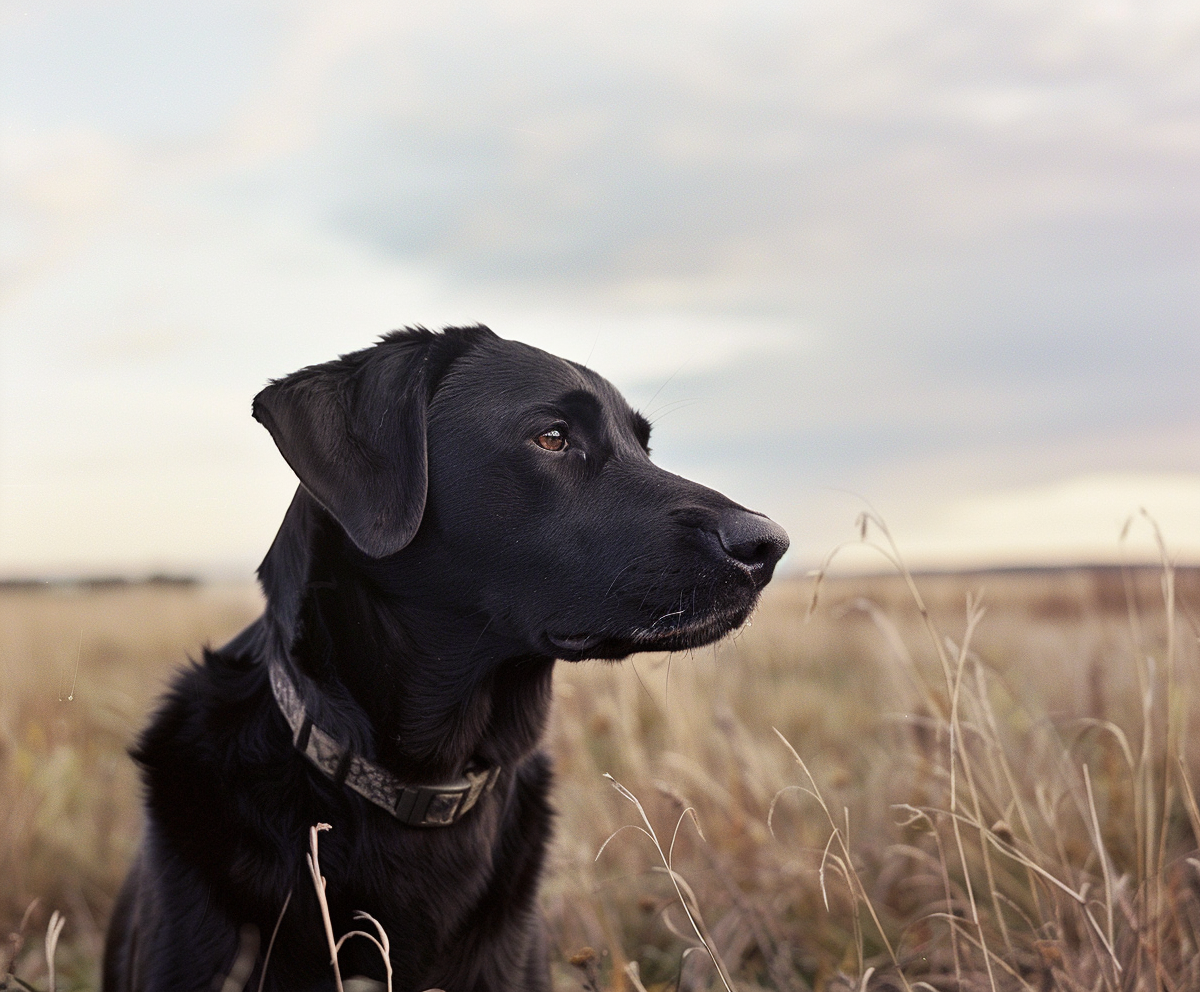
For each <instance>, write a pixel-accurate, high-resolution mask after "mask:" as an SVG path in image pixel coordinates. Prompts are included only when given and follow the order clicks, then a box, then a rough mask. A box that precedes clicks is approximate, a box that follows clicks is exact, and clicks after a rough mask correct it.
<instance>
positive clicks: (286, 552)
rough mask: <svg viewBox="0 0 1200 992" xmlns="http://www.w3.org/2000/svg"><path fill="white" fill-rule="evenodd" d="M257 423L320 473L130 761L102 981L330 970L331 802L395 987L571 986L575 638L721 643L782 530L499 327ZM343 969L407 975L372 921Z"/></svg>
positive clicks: (259, 404)
mask: <svg viewBox="0 0 1200 992" xmlns="http://www.w3.org/2000/svg"><path fill="white" fill-rule="evenodd" d="M253 414H254V417H255V418H256V419H257V420H258V421H259V422H260V423H262V424H263V425H264V426H265V427H266V428H267V430H268V431H269V432H270V434H271V437H272V438H273V439H274V441H275V444H276V445H277V447H278V448H279V451H280V452H281V453H282V455H283V457H284V459H285V460H286V461H287V463H288V464H289V465H290V466H291V468H292V469H293V470H294V471H295V473H296V475H297V476H298V477H299V480H300V485H299V488H298V489H297V490H296V494H295V496H294V498H293V500H292V502H291V505H290V507H289V508H288V510H287V513H286V515H285V517H284V520H283V524H282V526H281V527H280V529H279V532H278V534H277V536H276V537H275V540H274V542H273V543H272V545H271V547H270V550H269V551H268V553H267V556H266V558H265V559H264V561H263V563H262V565H261V566H260V567H259V570H258V575H259V580H260V583H261V585H262V589H263V592H264V594H265V597H266V608H265V610H264V612H263V615H262V616H261V617H260V618H259V619H258V620H256V621H255V622H254V623H252V624H251V625H250V626H249V627H248V628H246V630H244V631H242V633H240V634H239V635H237V636H236V637H235V638H234V639H233V640H232V641H230V642H229V643H228V644H226V645H225V646H224V647H221V648H219V649H217V650H206V651H205V652H204V654H203V657H202V660H201V662H199V663H195V664H193V665H192V666H191V667H189V668H187V669H186V670H184V671H183V672H182V673H181V674H179V675H178V676H177V678H176V679H175V681H174V683H173V687H172V689H171V690H170V692H169V693H168V695H167V696H166V697H165V699H164V701H163V703H162V704H161V707H160V709H159V710H158V712H157V714H156V715H155V716H154V717H153V719H152V721H151V723H150V724H149V726H148V728H147V729H146V730H145V731H144V733H143V734H142V736H141V737H140V739H139V741H138V743H137V744H136V746H135V747H134V749H133V750H132V752H131V753H132V754H133V757H134V759H135V760H136V761H137V763H138V764H139V766H140V769H141V774H142V777H143V782H144V787H145V806H146V822H145V829H144V835H143V838H142V841H141V846H140V848H139V851H138V854H137V856H136V858H135V861H134V863H133V866H132V868H131V869H130V872H129V875H128V877H127V878H126V881H125V884H124V886H123V888H122V890H121V892H120V895H119V897H118V899H117V902H116V905H115V908H114V912H113V916H112V920H111V923H110V926H109V930H108V935H107V941H106V949H105V961H104V982H103V988H104V989H105V992H168V990H169V992H198V990H208V989H212V990H220V989H222V988H225V989H227V990H228V989H230V988H235V987H236V988H237V989H239V990H240V989H242V988H258V987H259V983H260V982H262V983H263V985H262V987H263V988H265V989H272V990H280V992H284V990H286V992H302V990H318V989H319V990H331V989H333V988H334V987H335V985H334V976H333V970H332V968H331V962H330V951H329V946H328V944H327V942H326V938H325V932H326V931H325V924H324V922H323V917H322V915H321V907H320V906H319V902H318V898H317V895H316V890H315V888H314V885H313V880H312V877H311V875H310V873H309V868H308V866H307V864H306V861H305V853H306V850H307V849H308V838H309V830H310V828H312V827H313V826H314V825H315V824H318V823H325V824H330V825H331V826H332V829H331V830H330V831H329V832H325V833H322V834H321V839H320V855H319V867H320V872H321V873H322V874H323V875H324V876H325V877H326V879H327V889H326V899H327V902H328V912H329V916H330V918H331V920H332V925H333V930H334V933H336V934H342V933H345V932H347V931H349V930H353V929H362V928H363V924H361V923H359V922H357V921H356V919H355V917H354V915H353V914H354V913H355V912H356V911H365V912H367V913H370V914H371V916H372V917H373V918H374V919H375V920H377V921H378V923H379V925H380V926H382V928H383V929H384V930H385V932H386V933H387V934H388V935H389V937H390V941H391V953H390V961H391V968H392V970H393V972H394V979H393V981H394V987H395V989H397V990H398V992H402V990H422V989H428V988H431V987H439V988H444V989H449V990H451V992H492V990H522V992H543V990H547V992H548V990H549V989H550V975H549V959H548V951H547V942H546V935H545V933H544V926H543V922H542V920H541V917H540V915H539V911H538V907H537V890H538V880H539V875H540V874H541V871H542V864H543V860H544V857H545V851H546V847H547V843H548V840H549V838H550V833H551V820H552V810H551V807H550V804H549V801H548V792H549V788H550V777H551V772H550V765H549V762H548V759H547V757H546V755H545V754H543V753H542V752H541V751H540V750H539V749H538V744H539V739H540V738H541V736H542V732H543V728H544V727H545V723H546V717H547V712H548V709H549V706H550V689H551V672H552V669H553V667H554V664H555V659H560V660H566V661H580V660H583V659H596V658H602V659H619V658H624V657H626V656H628V655H630V654H633V653H635V652H639V651H677V650H683V649H688V648H694V647H697V646H699V645H703V644H707V643H710V642H712V641H714V640H716V639H717V638H720V637H721V636H723V635H724V634H726V633H727V632H729V631H730V630H733V629H735V628H736V627H738V626H739V625H741V624H742V623H743V622H744V621H745V620H746V619H747V618H748V616H749V615H750V613H751V611H752V610H753V609H754V606H755V603H756V601H757V599H758V596H759V593H760V591H761V590H762V588H763V587H764V586H765V585H766V584H767V582H768V581H769V580H770V578H771V575H772V573H773V571H774V569H775V566H776V564H777V563H778V561H779V559H780V558H781V557H782V555H783V553H784V552H785V551H786V549H787V546H788V537H787V535H786V533H785V532H784V531H783V529H782V528H780V527H779V526H778V525H777V524H775V523H773V522H772V521H770V520H769V519H767V518H766V517H765V516H763V515H761V514H758V513H753V512H751V511H749V510H746V509H744V508H743V507H741V506H739V505H738V504H736V503H734V502H732V501H731V500H729V499H727V498H725V497H724V496H722V495H721V494H719V493H717V492H715V491H713V490H711V489H707V488H705V487H704V486H701V485H698V484H696V483H694V482H690V481H687V480H685V479H682V478H680V477H678V476H676V475H672V474H670V473H669V472H666V471H664V470H663V469H661V468H659V467H657V466H656V465H654V464H653V463H652V462H651V460H650V449H649V440H650V425H649V423H648V422H647V421H646V419H645V418H644V417H642V416H641V415H640V414H638V413H635V412H634V411H633V410H632V409H631V408H630V407H629V405H628V404H627V403H626V402H625V400H624V399H623V398H622V397H621V395H620V394H619V393H618V392H617V390H616V389H615V388H614V387H613V386H612V385H611V384H609V383H608V382H607V381H606V380H604V379H603V378H601V377H600V376H599V375H597V374H596V373H594V372H593V371H591V370H590V369H588V368H586V367H584V366H581V365H577V364H575V363H572V362H568V361H565V360H562V359H559V358H556V357H554V356H552V355H549V354H547V353H545V352H543V351H540V350H538V349H536V348H532V347H529V346H527V345H524V344H520V343H517V342H513V341H507V340H503V339H501V338H500V337H498V336H496V335H495V334H494V333H492V331H490V330H489V329H488V328H486V327H483V326H476V327H462V328H447V329H445V330H444V331H442V332H438V333H435V332H431V331H428V330H425V329H423V328H415V329H412V328H410V329H405V330H402V331H397V332H393V333H391V334H388V335H386V336H385V337H383V338H382V339H380V341H379V342H378V343H377V344H376V345H374V346H372V347H369V348H366V349H364V350H362V351H357V352H354V353H352V354H348V355H345V356H343V357H341V358H339V359H337V360H336V361H332V362H328V363H326V364H323V365H316V366H312V367H309V368H305V369H302V370H300V371H299V372H296V373H293V374H292V375H289V376H287V377H285V378H283V379H279V380H275V381H273V382H272V383H271V384H270V385H268V386H267V387H266V388H265V389H264V390H263V391H262V392H260V393H259V394H258V396H256V397H255V399H254V404H253ZM276 928H277V929H276ZM272 934H273V938H272V939H273V943H271V953H270V957H269V963H268V964H267V965H266V969H265V975H264V973H263V968H264V965H263V962H264V959H265V958H266V957H267V954H266V951H267V944H268V936H269V935H272ZM339 962H340V968H341V973H342V974H344V975H360V976H364V977H365V978H367V979H373V980H375V981H377V982H380V981H383V980H384V979H385V974H384V967H383V963H382V958H381V955H380V953H379V951H378V950H376V949H375V948H373V947H372V946H371V944H370V943H369V942H368V941H366V940H364V939H362V938H361V937H360V938H354V939H352V940H350V941H348V942H347V943H346V944H345V945H344V946H343V947H342V950H341V952H340V955H339Z"/></svg>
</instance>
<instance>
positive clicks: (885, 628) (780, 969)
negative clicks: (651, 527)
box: [0, 570, 1200, 992]
mask: <svg viewBox="0 0 1200 992" xmlns="http://www.w3.org/2000/svg"><path fill="white" fill-rule="evenodd" d="M1169 574H1171V573H1163V572H1160V571H1153V570H1139V571H1137V572H1135V573H1133V574H1131V575H1130V576H1129V577H1128V578H1129V581H1128V584H1127V583H1126V582H1125V581H1124V580H1123V578H1122V575H1121V574H1120V573H1119V572H1114V571H1100V572H1091V571H1082V570H1081V571H1076V572H1048V573H1027V574H1016V573H1014V574H992V575H981V576H967V577H961V576H943V577H924V578H918V580H917V587H918V589H919V592H920V595H921V596H922V597H923V601H924V603H925V605H926V607H927V614H928V620H926V618H925V617H923V616H922V613H921V611H920V610H919V609H918V607H917V602H916V600H914V598H913V595H912V592H911V590H909V589H908V588H906V586H905V584H904V582H903V581H902V580H900V579H898V578H866V579H839V580H829V581H828V582H827V583H826V585H825V587H824V589H823V591H822V602H821V605H819V607H818V609H817V610H816V612H815V613H814V614H813V615H812V617H811V618H807V619H806V614H807V610H808V605H809V599H810V596H811V592H812V584H811V582H799V581H795V582H781V583H778V584H776V585H775V586H773V587H772V588H771V589H770V590H769V595H768V596H767V598H766V600H765V601H764V604H763V607H762V609H761V610H760V611H759V613H758V614H757V616H756V617H755V620H754V623H753V626H751V627H749V628H747V629H746V630H744V631H742V632H741V633H739V634H738V635H737V636H736V637H734V638H732V639H730V640H728V641H726V642H724V643H723V644H721V645H718V646H717V647H716V648H711V649H705V650H703V651H698V652H695V653H694V654H693V655H691V656H680V655H676V656H673V657H671V658H666V657H655V656H643V657H641V658H638V659H636V660H635V661H634V662H632V663H625V664H622V665H603V664H585V665H577V666H567V665H562V666H560V669H559V672H558V674H557V676H556V679H557V683H558V684H557V687H556V690H557V703H556V708H555V714H554V720H553V725H552V728H551V733H550V739H549V744H550V747H551V749H552V751H553V752H554V755H555V759H556V763H557V768H558V783H557V787H556V805H557V806H558V808H559V810H560V817H559V824H558V840H557V842H556V845H555V848H554V852H553V858H552V867H551V871H550V873H549V876H548V878H547V880H546V884H545V886H544V904H545V907H546V911H547V915H548V917H549V919H550V922H551V926H552V929H553V932H554V935H555V938H556V942H557V945H558V947H559V949H560V954H559V955H558V956H557V957H556V961H555V969H556V981H557V983H558V985H559V987H560V988H561V989H564V990H566V989H573V990H578V989H581V988H589V987H591V988H596V989H616V988H622V987H623V988H627V989H634V990H637V989H639V988H644V989H647V990H650V992H655V990H661V989H667V988H674V987H675V986H676V983H677V982H678V983H679V984H680V985H681V986H682V987H683V988H690V989H701V988H722V987H723V982H724V981H728V983H729V984H730V985H731V986H732V987H733V988H735V989H738V990H740V992H750V990H753V989H759V988H772V989H779V990H803V989H857V988H861V987H864V986H865V987H869V988H903V987H905V985H907V986H908V987H910V988H918V987H922V988H935V989H950V988H958V987H961V988H965V989H977V988H978V989H990V988H993V987H994V988H996V989H1023V988H1031V989H1037V990H1041V989H1063V990H1075V989H1088V990H1099V989H1107V990H1113V992H1115V990H1118V989H1119V990H1143V989H1144V990H1153V989H1167V990H1173V989H1179V990H1182V989H1195V988H1200V970H1198V969H1200V964H1198V963H1197V962H1198V961H1200V861H1197V860H1196V857H1197V855H1196V847H1197V839H1196V838H1197V834H1198V832H1200V814H1198V813H1197V812H1196V809H1195V805H1194V803H1193V802H1192V800H1191V794H1190V791H1189V790H1192V791H1194V790H1195V783H1196V773H1197V769H1200V741H1196V740H1193V738H1192V735H1191V734H1189V731H1188V728H1189V725H1190V724H1191V723H1192V721H1193V717H1194V715H1195V712H1196V708H1197V705H1198V701H1197V694H1196V692H1195V691H1194V687H1195V686H1196V684H1197V676H1198V674H1200V672H1198V670H1197V669H1198V666H1200V650H1198V645H1197V636H1196V631H1195V629H1194V627H1193V626H1192V625H1191V623H1190V621H1189V618H1188V616H1186V615H1185V612H1184V608H1185V607H1186V608H1187V609H1189V610H1190V611H1191V613H1192V614H1195V613H1196V612H1197V611H1198V610H1200V573H1197V572H1194V571H1189V572H1180V573H1179V574H1178V575H1177V576H1175V577H1174V581H1173V582H1167V581H1165V575H1169ZM977 593H979V594H981V599H980V600H978V601H977V600H976V599H975V595H976V594H977ZM1164 593H1165V594H1164ZM968 594H971V598H970V600H968ZM977 602H981V603H982V606H983V607H986V612H983V611H982V607H979V606H977V605H976V603H977ZM1130 607H1132V608H1130ZM257 608H258V601H257V596H256V595H255V594H254V592H253V591H252V590H247V589H196V590H181V589H143V588H130V589H124V590H112V591H105V592H94V593H89V594H58V593H47V592H5V593H2V594H0V678H2V679H3V682H2V685H3V695H2V696H0V838H2V839H0V879H2V880H3V881H2V882H0V917H2V918H0V925H2V926H4V927H5V928H6V930H7V928H10V927H12V926H15V925H16V924H17V923H18V922H19V920H20V918H21V915H22V913H23V912H24V910H25V908H26V906H27V904H28V902H29V901H30V900H31V899H32V898H34V897H35V896H37V897H40V899H41V903H40V908H39V909H38V910H36V911H35V913H34V914H33V918H32V920H31V923H30V926H31V929H33V930H35V931H36V932H38V933H39V934H40V932H41V931H42V930H44V929H45V926H46V921H47V919H48V917H49V914H50V912H51V911H52V910H53V909H60V910H62V911H63V913H65V915H66V918H67V924H66V929H65V931H64V932H63V934H62V940H61V942H60V946H59V951H58V987H59V988H60V989H61V988H85V987H92V986H93V985H94V982H95V974H96V972H95V961H96V956H97V953H98V948H99V935H100V932H101V929H102V926H103V922H104V918H105V915H106V913H107V912H108V908H109V906H110V905H111V899H112V897H113V894H114V893H115V890H116V887H117V885H118V884H119V881H120V877H121V875H122V872H123V869H124V865H125V863H126V860H127V858H128V856H129V854H130V852H131V851H132V848H133V846H134V844H135V843H136V833H137V819H138V813H137V804H136V784H135V779H134V776H133V769H132V768H131V766H130V764H129V762H128V760H127V759H126V758H125V757H124V754H123V749H124V747H125V746H126V745H127V743H128V741H129V740H130V737H131V735H132V733H133V732H134V731H135V729H136V728H137V727H138V726H140V725H141V723H142V721H143V720H144V717H145V713H146V711H147V709H148V707H149V706H150V704H151V702H152V699H153V697H154V695H155V694H156V693H157V692H158V690H159V689H160V687H161V685H162V683H163V680H164V679H165V677H166V676H167V675H168V674H169V672H170V670H171V669H172V668H173V667H174V666H175V665H176V664H178V662H179V661H180V659H181V658H182V657H183V655H184V654H185V653H186V652H189V651H190V652H192V653H195V651H196V649H197V646H198V645H199V644H200V643H203V642H204V641H206V640H208V641H212V642H214V643H215V642H219V641H220V640H221V639H222V638H224V637H226V636H228V635H229V634H231V633H233V632H234V631H235V630H236V629H237V628H238V627H239V626H240V625H241V624H242V623H244V622H245V621H246V620H248V619H249V618H250V617H251V616H253V614H254V613H255V612H256V611H257ZM81 633H82V640H81ZM77 658H78V665H79V669H78V677H77V679H76V680H75V693H74V696H75V698H74V699H71V700H68V699H67V697H68V696H69V695H70V692H69V690H70V685H71V682H72V680H73V679H74V678H75V676H74V667H75V664H76V659H77ZM60 695H62V696H63V701H62V702H60V701H59V696H60ZM773 728H778V731H779V734H780V735H781V736H782V738H783V739H782V740H781V737H780V736H776V733H775V732H774V730H773ZM793 748H794V752H795V753H794V754H793V753H792V749H793ZM806 769H807V770H806ZM809 771H811V779H810V778H809V776H808V772H809ZM605 773H609V774H611V775H612V776H613V777H614V778H615V780H616V781H617V782H619V783H620V784H621V786H622V787H623V789H624V790H627V791H626V792H624V793H621V792H618V791H616V790H614V789H613V788H611V787H610V785H609V783H608V782H607V781H605V779H604V778H603V777H602V776H603V775H604V774H605ZM631 797H632V798H636V800H637V801H638V803H639V804H640V807H637V806H635V805H634V804H633V803H632V802H631ZM639 808H640V809H641V810H644V813H645V817H646V819H645V821H643V820H642V819H641V816H640V814H639ZM689 808H691V809H694V810H695V814H696V823H693V821H692V819H691V818H690V817H687V816H685V815H684V813H685V810H687V809H689ZM630 824H633V825H636V826H640V827H641V828H642V829H643V830H644V831H646V832H647V833H653V834H654V835H655V842H652V841H651V839H650V838H649V837H648V836H647V835H646V833H638V832H636V831H635V830H632V829H627V830H623V831H622V832H620V833H619V834H617V835H616V836H615V837H612V839H611V841H610V842H609V843H608V844H607V846H604V845H605V841H606V840H607V839H608V838H609V837H610V836H611V835H612V834H613V833H614V832H616V831H618V830H620V829H621V828H622V827H624V826H626V825H630ZM696 824H698V826H699V828H701V829H702V830H703V832H704V834H703V838H704V839H701V837H700V835H699V833H698V830H697V825H696ZM602 846H603V847H604V849H603V852H602V853H601V854H600V857H599V859H598V860H597V858H596V855H597V852H598V851H600V849H601V847H602ZM362 908H363V909H364V910H368V911H369V909H370V907H362ZM689 916H690V919H689ZM391 936H392V938H393V939H398V935H395V934H393V935H391ZM321 939H322V938H321V935H320V934H314V940H321ZM705 943H707V944H708V946H709V949H710V950H711V951H712V954H711V955H710V954H709V953H708V951H706V950H705V949H704V948H703V944H705ZM41 944H42V941H41V940H40V939H33V938H31V939H30V940H29V941H28V942H27V945H26V949H25V951H24V954H23V956H22V959H21V961H20V964H19V968H18V973H19V974H20V975H21V976H22V977H23V978H25V979H27V980H29V981H31V982H33V983H35V984H37V985H38V986H39V987H45V984H46V978H47V976H46V969H45V964H44V957H45V954H44V951H43V950H42V948H41V946H40V945H41ZM585 945H586V946H587V947H590V948H595V949H596V950H595V951H593V952H591V953H588V952H587V951H586V950H583V951H580V949H581V948H584V947H585ZM694 948H700V949H699V950H694ZM714 958H715V959H717V960H719V961H720V962H721V963H722V964H721V966H720V970H718V967H717V966H716V965H715V964H714ZM572 961H575V962H576V964H572V963H571V962H572ZM2 964H3V960H2V955H0V965H2ZM897 965H898V966H897ZM720 971H725V972H727V975H728V977H727V979H725V978H723V977H722V976H721V974H720ZM921 983H927V984H924V985H922V984H921ZM397 984H398V985H400V986H402V985H403V976H397ZM450 992H454V990H450Z"/></svg>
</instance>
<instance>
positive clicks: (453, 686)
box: [259, 489, 554, 783]
mask: <svg viewBox="0 0 1200 992" xmlns="http://www.w3.org/2000/svg"><path fill="white" fill-rule="evenodd" d="M259 578H260V581H261V583H262V586H263V591H264V593H265V594H266V597H267V610H266V615H265V619H266V621H267V623H266V639H267V647H266V650H267V653H268V656H269V657H271V658H274V659H277V660H278V661H279V662H281V663H283V664H285V665H287V666H289V667H292V668H293V670H295V671H298V672H300V673H302V674H303V675H304V676H307V680H302V681H304V682H305V683H306V684H309V685H311V686H313V687H315V693H313V694H314V695H315V696H316V698H306V699H305V700H304V703H305V705H306V706H307V707H308V709H309V712H310V713H312V715H313V718H314V720H316V721H317V722H319V723H320V724H321V725H322V726H325V727H327V728H328V729H329V730H330V732H332V733H335V734H337V735H338V736H340V737H341V738H342V739H343V740H344V741H345V742H346V744H347V745H348V746H350V747H352V748H353V749H354V750H355V751H356V752H357V753H359V754H361V755H363V756H364V757H366V758H369V759H370V760H372V761H375V762H377V763H378V764H380V765H382V766H383V767H385V768H388V769H389V770H391V771H392V772H394V773H395V774H396V775H398V776H399V777H401V778H403V779H405V780H407V781H412V782H414V783H422V782H437V781H443V780H445V779H447V778H449V777H454V776H457V775H461V773H462V771H463V769H464V768H465V767H466V766H467V765H468V764H469V763H470V762H472V761H482V762H484V763H486V764H489V765H504V766H508V767H512V766H515V765H516V764H517V763H519V762H520V761H521V759H523V758H524V757H525V756H526V755H528V754H529V753H530V752H531V751H532V750H533V749H534V748H535V747H536V746H537V743H538V740H539V739H540V738H541V735H542V731H543V729H544V726H545V720H546V716H547V714H548V711H549V705H550V680H551V672H552V669H553V664H554V662H553V659H551V658H549V657H546V656H544V655H530V654H528V653H522V652H521V651H520V649H519V646H516V645H513V644H511V643H505V642H504V641H503V639H501V638H499V637H496V636H494V635H493V636H489V632H488V627H489V623H488V619H487V618H486V617H485V616H483V615H481V614H480V613H479V612H477V611H473V610H472V609H471V608H470V605H469V604H463V603H461V602H459V601H458V600H457V598H456V597H454V596H448V595H446V594H445V592H444V591H443V590H438V589H436V588H430V587H429V586H427V585H426V584H425V583H424V582H423V581H422V576H420V575H410V574H406V572H405V569H404V568H403V566H402V564H401V565H399V566H394V565H389V568H388V569H387V570H386V574H385V575H383V576H381V572H380V569H378V568H376V567H373V563H372V562H371V561H370V560H364V556H363V555H362V553H361V552H359V551H358V550H357V549H356V548H354V547H353V545H351V544H350V542H349V541H348V539H347V538H346V536H345V534H344V533H343V532H342V531H341V528H340V527H339V526H338V525H337V523H336V522H335V521H333V519H332V518H331V517H330V516H329V515H328V514H327V513H326V512H325V511H324V510H323V509H322V508H321V507H320V506H319V505H318V504H317V503H316V501H315V500H313V499H312V497H311V496H309V495H308V494H307V493H306V492H305V491H304V490H303V489H300V490H298V491H297V493H296V496H295V498H294V499H293V501H292V505H291V507H290V508H289V509H288V513H287V515H286V516H285V518H284V522H283V525H282V526H281V527H280V530H279V534H278V535H277V536H276V539H275V541H274V543H273V544H272V546H271V550H270V551H269V552H268V554H267V557H266V559H265V560H264V561H263V564H262V566H261V567H260V568H259ZM418 631H419V632H420V637H417V636H416V635H415V632H418Z"/></svg>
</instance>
